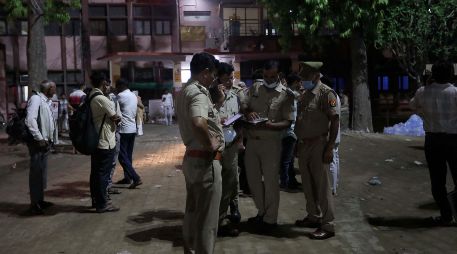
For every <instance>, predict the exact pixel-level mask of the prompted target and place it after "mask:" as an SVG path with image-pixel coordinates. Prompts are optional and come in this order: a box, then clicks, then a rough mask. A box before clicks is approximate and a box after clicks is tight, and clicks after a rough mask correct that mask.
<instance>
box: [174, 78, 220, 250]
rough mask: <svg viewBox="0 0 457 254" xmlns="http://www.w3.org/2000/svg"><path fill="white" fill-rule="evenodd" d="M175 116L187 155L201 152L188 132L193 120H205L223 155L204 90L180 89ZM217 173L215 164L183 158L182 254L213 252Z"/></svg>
mask: <svg viewBox="0 0 457 254" xmlns="http://www.w3.org/2000/svg"><path fill="white" fill-rule="evenodd" d="M176 113H177V116H178V119H179V121H178V124H179V131H180V133H181V137H182V140H183V142H184V145H185V146H186V150H187V151H190V150H197V151H198V150H201V151H203V145H202V144H200V143H199V142H198V140H197V139H196V138H195V134H194V133H193V130H192V118H194V117H203V118H205V119H207V121H208V129H209V132H210V135H211V136H213V137H216V138H217V139H218V140H219V149H218V150H219V151H220V152H222V151H223V149H224V136H223V132H222V127H221V125H220V118H219V115H218V114H219V113H218V112H217V110H216V109H215V108H214V105H213V103H212V101H211V99H210V96H209V92H208V90H207V89H206V88H205V87H203V86H202V85H200V84H199V83H198V82H197V81H192V80H190V81H189V82H188V83H187V84H186V85H184V87H183V90H182V91H181V92H180V94H179V96H178V98H177V102H176ZM221 170H222V166H221V163H220V161H218V160H213V159H212V158H208V159H205V158H198V157H191V156H188V155H186V156H184V159H183V173H184V177H185V180H186V190H187V199H186V212H185V215H184V225H183V235H184V253H205V254H206V253H213V252H214V244H215V241H216V237H217V227H218V218H219V204H220V200H221V189H222V179H221Z"/></svg>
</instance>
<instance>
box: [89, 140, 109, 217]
mask: <svg viewBox="0 0 457 254" xmlns="http://www.w3.org/2000/svg"><path fill="white" fill-rule="evenodd" d="M113 158H114V149H97V151H96V152H95V153H94V154H92V156H91V157H90V163H91V167H90V195H91V197H92V203H95V207H96V208H98V209H101V208H104V207H105V206H106V203H107V199H106V198H107V191H106V189H107V187H108V181H109V177H110V172H111V168H112V166H113Z"/></svg>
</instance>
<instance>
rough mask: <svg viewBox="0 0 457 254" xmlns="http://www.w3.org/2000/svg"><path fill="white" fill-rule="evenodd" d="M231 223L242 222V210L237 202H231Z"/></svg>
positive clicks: (229, 217)
mask: <svg viewBox="0 0 457 254" xmlns="http://www.w3.org/2000/svg"><path fill="white" fill-rule="evenodd" d="M228 219H229V220H230V222H232V223H234V224H238V223H240V221H241V214H240V210H239V209H238V204H237V203H236V202H233V201H231V202H230V215H229V216H228Z"/></svg>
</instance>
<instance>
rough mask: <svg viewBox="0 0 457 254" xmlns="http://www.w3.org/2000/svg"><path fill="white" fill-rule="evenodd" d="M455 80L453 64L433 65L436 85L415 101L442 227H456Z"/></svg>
mask: <svg viewBox="0 0 457 254" xmlns="http://www.w3.org/2000/svg"><path fill="white" fill-rule="evenodd" d="M453 78H454V66H453V65H452V63H449V62H447V61H438V62H437V63H435V64H434V65H433V66H432V77H431V79H432V80H433V81H432V83H431V84H428V85H426V86H425V87H420V88H419V89H418V90H417V92H416V95H415V96H414V98H413V99H412V100H411V106H412V107H413V108H414V109H415V110H416V112H417V113H418V114H419V115H420V116H421V117H422V118H423V119H424V130H425V133H426V134H425V145H424V146H425V158H426V160H427V164H428V168H429V171H430V180H431V185H432V195H433V198H434V199H435V202H436V204H437V205H438V207H439V208H440V213H441V216H439V217H434V218H432V219H433V222H434V223H435V224H436V225H438V226H449V225H451V224H455V221H454V220H453V216H452V211H451V206H450V203H449V200H448V199H447V189H446V178H447V177H446V174H447V165H449V170H450V171H451V175H452V178H453V181H454V188H457V145H456V144H457V88H456V87H455V86H454V85H452V84H451V83H450V82H451V81H452V79H453ZM454 219H455V218H454Z"/></svg>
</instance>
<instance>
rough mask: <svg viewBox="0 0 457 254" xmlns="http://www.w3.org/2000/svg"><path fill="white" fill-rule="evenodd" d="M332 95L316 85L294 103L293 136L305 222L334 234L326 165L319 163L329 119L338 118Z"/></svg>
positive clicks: (332, 210) (332, 207) (331, 202)
mask: <svg viewBox="0 0 457 254" xmlns="http://www.w3.org/2000/svg"><path fill="white" fill-rule="evenodd" d="M336 105H337V98H336V93H335V92H334V91H333V90H332V89H331V88H330V87H328V86H326V85H325V84H323V83H321V82H319V84H317V85H316V87H315V88H314V89H313V90H311V91H305V93H304V94H303V97H301V98H300V100H299V102H298V115H297V122H296V125H295V134H296V135H297V138H298V160H299V167H300V172H301V176H302V183H303V191H304V193H305V197H306V211H307V213H308V219H310V220H311V221H315V222H321V223H322V229H324V230H327V231H331V232H334V231H335V229H334V226H333V223H332V221H333V220H334V204H333V196H332V193H331V188H330V179H329V164H324V163H323V154H324V149H325V146H326V144H327V137H328V134H329V126H330V117H331V116H333V115H338V112H337V107H336Z"/></svg>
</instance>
